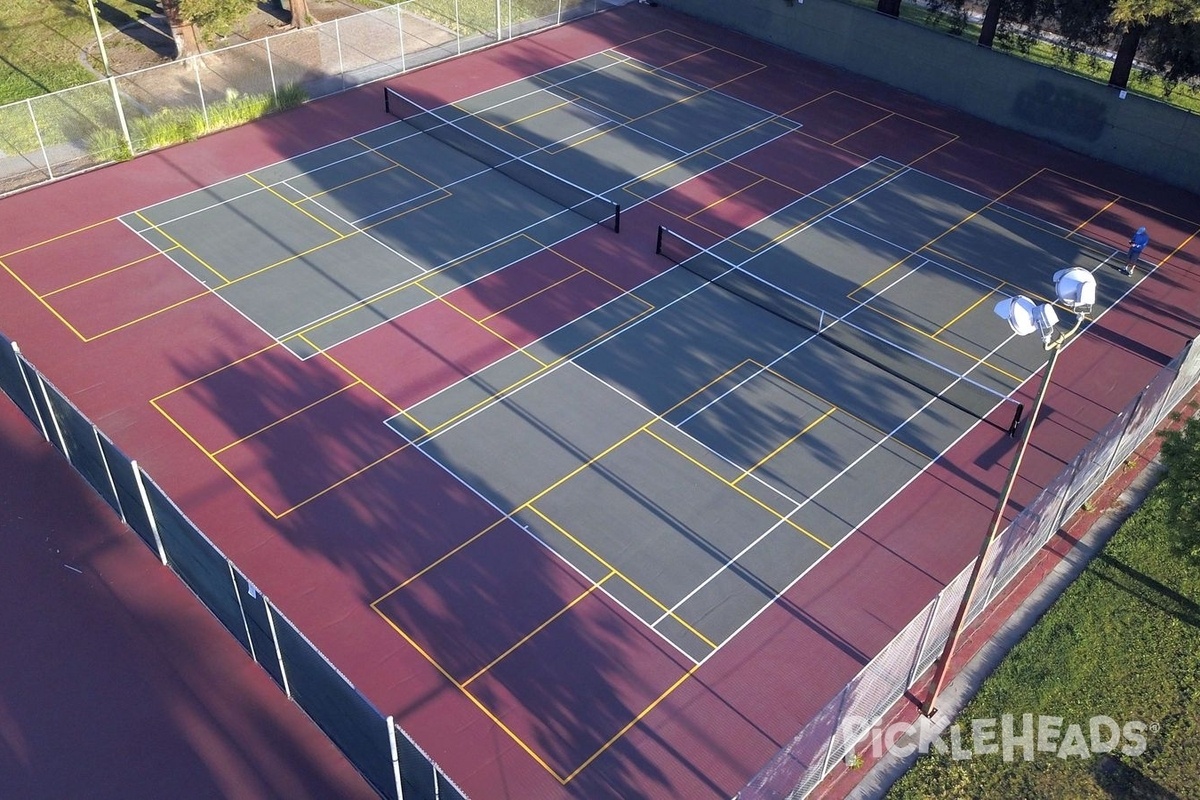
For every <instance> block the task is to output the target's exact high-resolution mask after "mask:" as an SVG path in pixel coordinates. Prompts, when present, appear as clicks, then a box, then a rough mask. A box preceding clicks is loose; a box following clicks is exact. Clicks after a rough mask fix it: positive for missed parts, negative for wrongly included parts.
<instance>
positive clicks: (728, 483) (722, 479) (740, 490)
mask: <svg viewBox="0 0 1200 800" xmlns="http://www.w3.org/2000/svg"><path fill="white" fill-rule="evenodd" d="M656 421H657V420H653V421H651V422H648V423H646V425H645V426H643V430H644V431H645V432H646V433H647V434H649V435H650V436H652V437H654V438H655V439H657V440H658V441H660V442H662V443H663V444H664V445H666V446H667V447H669V448H671V449H672V450H674V451H675V452H676V453H678V454H679V455H681V456H683V457H684V458H686V459H687V460H688V461H690V462H692V463H693V464H695V465H696V466H697V467H699V468H700V469H702V470H704V471H705V472H707V473H708V474H709V475H711V476H712V477H714V478H716V479H717V480H718V481H720V482H721V483H723V484H725V485H726V486H728V487H729V488H730V489H733V490H734V491H735V492H737V493H738V494H740V495H742V496H743V497H745V498H746V499H747V500H749V501H750V502H752V503H754V504H755V505H757V506H760V507H761V508H762V509H764V510H765V511H767V512H768V513H770V514H771V516H773V517H775V518H776V519H777V520H779V521H780V522H786V523H787V524H788V526H789V527H792V528H794V529H796V530H797V531H799V532H800V533H802V534H804V535H805V536H807V537H808V538H810V539H812V540H813V541H814V542H816V543H817V544H819V545H821V546H822V547H824V548H825V549H826V550H828V549H830V548H831V547H832V545H830V544H829V543H827V542H825V541H822V540H821V539H818V538H817V537H816V536H814V535H813V534H811V533H809V532H808V531H807V530H805V529H804V528H803V527H801V526H800V525H798V524H797V523H795V522H793V521H792V519H791V517H788V516H785V515H783V514H780V513H779V512H778V511H776V510H775V509H773V508H771V507H770V506H769V505H767V504H766V503H764V502H763V501H761V500H759V499H758V498H757V497H755V496H754V495H752V494H750V493H749V492H747V491H746V490H745V489H743V488H742V487H740V486H737V485H736V484H734V483H732V482H731V481H729V480H727V479H726V478H725V477H724V476H722V475H719V474H717V473H716V472H714V471H713V470H711V469H710V468H709V467H707V466H706V465H704V464H702V463H701V462H700V461H698V460H696V459H695V458H693V457H692V456H691V455H689V454H687V453H685V452H684V451H682V450H680V449H679V448H678V447H676V446H675V445H673V444H671V443H670V442H668V441H667V440H666V439H664V438H662V437H661V436H659V435H658V434H657V433H655V432H654V431H652V430H650V427H649V426H650V425H652V424H653V422H656ZM668 424H669V423H668Z"/></svg>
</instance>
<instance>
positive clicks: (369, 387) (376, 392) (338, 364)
mask: <svg viewBox="0 0 1200 800" xmlns="http://www.w3.org/2000/svg"><path fill="white" fill-rule="evenodd" d="M296 338H298V339H299V340H300V341H302V342H304V343H305V344H306V345H308V346H309V347H311V348H313V349H314V350H317V352H319V353H320V354H321V356H322V357H323V358H324V359H325V360H327V361H329V362H330V363H331V364H333V365H334V366H335V367H337V368H338V369H340V370H341V371H342V372H344V373H346V374H347V375H349V376H350V377H351V378H353V379H354V381H355V383H360V384H362V385H363V387H364V388H366V390H367V391H369V392H370V393H371V394H373V395H375V396H376V397H378V398H379V399H380V400H382V401H383V402H385V403H387V404H388V405H389V406H391V407H392V409H393V410H394V411H396V412H397V413H400V414H402V413H404V409H403V408H401V407H400V406H398V405H396V404H395V403H393V402H392V401H391V400H389V399H388V397H387V395H385V394H384V393H383V392H381V391H379V390H378V389H376V388H375V387H374V386H372V385H371V384H369V383H367V382H366V381H364V380H363V379H362V378H361V377H359V376H358V375H357V374H356V373H355V372H354V370H352V369H350V368H349V367H347V366H346V365H345V364H343V363H342V362H341V361H338V360H337V359H336V358H334V357H333V356H331V355H330V354H329V353H328V352H327V351H325V350H318V348H317V346H316V345H314V344H313V343H312V342H310V341H309V340H308V339H306V338H304V335H303V334H297V337H296ZM351 385H353V384H351Z"/></svg>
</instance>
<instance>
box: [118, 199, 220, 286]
mask: <svg viewBox="0 0 1200 800" xmlns="http://www.w3.org/2000/svg"><path fill="white" fill-rule="evenodd" d="M133 213H134V214H136V215H137V216H138V217H139V218H140V219H141V220H142V222H145V223H146V224H147V225H149V226H150V227H151V229H153V230H155V231H158V233H160V234H161V235H162V236H163V238H165V239H166V240H167V241H169V242H171V243H172V244H174V245H175V247H178V248H179V249H180V250H182V251H183V252H185V253H187V254H188V256H190V257H191V258H192V260H194V261H195V262H196V263H197V264H199V265H200V266H202V267H204V268H205V269H206V270H208V271H209V272H211V273H212V274H213V275H216V276H217V277H218V278H220V279H221V280H222V281H224V282H225V284H226V285H228V284H229V283H230V281H229V279H228V278H226V277H225V276H224V275H222V274H221V273H220V272H217V270H216V269H214V268H213V267H212V265H211V264H209V263H207V262H206V261H205V260H204V259H202V258H200V256H198V255H196V254H195V253H193V252H192V251H191V250H189V249H187V248H186V247H184V246H183V244H182V243H181V242H180V241H179V240H178V239H176V238H175V237H174V236H172V235H171V234H169V233H167V232H166V231H165V230H163V229H162V228H160V227H158V225H157V224H156V223H153V222H151V221H150V220H148V219H146V218H145V217H144V216H142V212H141V211H135V212H133ZM167 249H168V250H173V249H174V248H167ZM159 251H160V252H164V253H165V252H167V251H166V250H162V249H161V248H160V250H159ZM180 269H183V270H184V272H187V270H186V269H184V268H183V267H182V266H180Z"/></svg>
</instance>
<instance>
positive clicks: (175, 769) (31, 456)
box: [0, 400, 375, 800]
mask: <svg viewBox="0 0 1200 800" xmlns="http://www.w3.org/2000/svg"><path fill="white" fill-rule="evenodd" d="M0 449H2V451H3V453H4V458H3V459H2V460H0V480H3V483H4V492H3V500H2V501H0V531H2V532H3V540H4V557H3V558H2V559H0V628H3V630H4V658H2V659H0V743H2V744H0V795H2V796H3V797H4V798H5V800H44V799H45V798H51V797H64V798H65V797H87V798H94V799H95V800H102V799H105V798H112V800H117V799H118V798H121V799H122V800H127V799H128V798H151V797H171V798H178V800H185V798H195V800H211V798H218V797H231V798H232V797H236V798H245V800H287V799H289V798H295V800H300V798H311V800H350V799H351V798H370V797H374V796H375V793H374V792H373V791H372V790H371V787H370V786H368V785H367V783H366V782H365V781H364V780H363V779H362V777H361V776H360V775H359V774H358V773H357V772H356V771H355V770H354V768H353V767H352V766H351V765H350V764H349V762H347V761H346V760H345V759H344V758H343V757H342V755H341V753H339V752H337V750H336V749H334V747H333V745H332V744H331V743H330V742H329V740H328V739H326V738H325V734H323V733H322V732H321V731H320V730H319V729H318V728H317V727H316V726H315V725H314V724H313V723H312V721H311V720H309V719H308V718H307V717H305V716H304V714H303V713H302V712H301V711H300V709H299V708H298V707H297V706H296V705H294V704H293V703H292V702H291V701H289V700H288V699H287V698H286V697H284V695H283V694H282V693H281V692H280V691H279V689H278V688H277V687H276V686H275V684H274V683H272V682H271V680H270V679H269V678H268V677H267V676H266V674H265V673H263V672H262V670H261V669H259V667H258V666H257V665H255V664H254V663H252V662H251V661H250V660H249V659H247V658H246V654H245V652H244V651H243V650H242V649H241V647H239V646H238V645H237V643H236V642H235V641H234V640H233V639H232V638H231V637H230V635H229V633H228V632H227V631H226V630H225V629H224V628H222V627H221V625H220V624H219V623H218V622H217V621H216V620H215V619H214V618H213V617H212V615H211V614H209V613H208V611H207V610H205V609H204V608H203V607H202V606H200V604H199V603H197V602H196V598H195V596H194V595H192V594H191V592H189V591H188V590H187V589H186V588H185V587H184V586H183V584H182V583H180V582H179V580H178V579H177V578H176V577H175V576H174V575H173V574H171V572H170V571H168V570H166V569H165V568H164V567H163V566H162V564H160V563H159V562H158V560H157V559H155V558H154V556H153V555H152V554H151V553H150V552H149V551H148V550H147V549H146V548H145V547H143V546H142V544H141V543H140V542H139V541H137V539H136V538H134V537H131V536H130V533H129V531H128V530H126V529H125V528H124V526H122V525H121V524H120V522H119V521H118V520H117V519H116V517H114V515H113V514H112V512H111V511H110V510H109V507H108V506H107V505H105V504H104V503H103V502H101V501H100V498H98V497H97V496H96V495H95V494H93V493H92V491H91V489H90V488H88V486H87V484H86V483H84V482H83V480H82V479H81V478H79V477H78V476H77V475H75V474H74V472H73V471H72V470H71V468H70V466H68V465H67V464H66V462H65V461H64V460H63V459H62V456H61V455H60V454H59V453H58V451H56V450H54V448H52V447H51V446H50V445H49V444H47V443H46V441H45V440H44V439H42V438H41V437H40V436H39V435H38V434H37V433H35V432H34V430H33V428H31V427H30V426H29V424H28V422H27V421H26V420H25V417H24V416H23V415H22V414H21V413H20V412H19V411H17V409H16V408H15V407H14V406H13V405H12V403H10V402H8V400H3V402H0ZM48 486H54V487H57V488H58V491H57V492H47V491H46V487H48Z"/></svg>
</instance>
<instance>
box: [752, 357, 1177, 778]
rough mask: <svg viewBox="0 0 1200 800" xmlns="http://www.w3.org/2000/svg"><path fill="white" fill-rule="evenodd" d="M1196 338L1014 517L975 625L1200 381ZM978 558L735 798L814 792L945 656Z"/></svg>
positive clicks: (983, 577) (992, 555) (986, 579)
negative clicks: (1001, 593)
mask: <svg viewBox="0 0 1200 800" xmlns="http://www.w3.org/2000/svg"><path fill="white" fill-rule="evenodd" d="M1197 341H1200V340H1195V339H1194V340H1192V341H1191V342H1189V343H1188V345H1187V346H1186V347H1185V348H1184V350H1183V351H1182V352H1181V353H1180V354H1179V355H1178V356H1177V357H1176V358H1175V359H1174V360H1173V361H1172V362H1171V363H1170V364H1168V365H1167V366H1166V367H1164V368H1163V369H1162V371H1161V372H1159V373H1158V375H1156V376H1155V377H1154V379H1153V380H1151V381H1150V383H1149V384H1148V385H1147V386H1146V387H1145V388H1144V389H1143V390H1142V391H1141V392H1140V393H1139V394H1138V396H1137V397H1135V398H1134V399H1133V401H1132V402H1131V403H1130V404H1129V405H1128V406H1126V407H1125V409H1124V410H1122V411H1121V412H1120V413H1119V414H1117V415H1116V416H1115V417H1113V419H1112V420H1111V421H1110V422H1109V424H1108V425H1107V426H1106V427H1105V428H1104V429H1103V430H1101V431H1100V432H1099V433H1097V434H1096V435H1095V436H1094V437H1093V438H1092V440H1091V441H1090V442H1089V443H1088V444H1087V445H1086V446H1085V447H1084V448H1083V449H1082V450H1081V451H1080V452H1079V454H1078V455H1077V456H1076V457H1075V459H1074V460H1073V461H1072V462H1071V463H1069V464H1067V465H1066V466H1065V467H1064V468H1063V470H1062V471H1061V472H1060V473H1059V474H1058V475H1057V476H1056V477H1055V478H1054V479H1053V480H1051V481H1050V483H1049V484H1048V485H1047V486H1046V487H1045V488H1044V489H1043V490H1042V491H1041V493H1040V494H1038V496H1037V497H1036V498H1034V500H1033V501H1032V502H1031V503H1029V505H1028V506H1026V507H1025V509H1024V510H1023V511H1022V512H1021V513H1020V514H1019V515H1018V516H1017V517H1016V519H1014V520H1013V521H1012V522H1011V523H1009V525H1008V527H1007V528H1006V529H1005V530H1004V532H1003V533H1001V534H1000V535H999V536H998V537H997V538H996V540H995V541H994V542H993V544H992V547H991V548H990V549H989V550H988V553H987V556H986V561H985V563H984V565H983V569H982V572H981V573H980V578H979V591H978V593H977V594H976V596H975V598H974V600H973V601H972V604H971V608H970V610H969V611H968V614H967V617H966V621H967V624H970V622H971V621H973V620H974V619H975V618H976V617H978V616H979V614H980V613H982V612H983V611H984V610H985V609H986V608H987V607H988V605H990V604H991V602H992V601H993V600H994V599H995V598H996V597H997V595H999V593H1000V592H1001V591H1002V590H1003V589H1004V587H1005V586H1006V585H1007V584H1008V582H1009V581H1010V580H1012V579H1013V578H1014V577H1016V575H1017V573H1018V572H1020V570H1021V568H1022V567H1024V566H1025V564H1026V563H1028V561H1029V560H1030V559H1031V558H1033V556H1034V554H1036V553H1037V551H1038V550H1040V549H1041V548H1042V547H1043V546H1044V545H1045V544H1046V543H1047V542H1048V541H1049V540H1050V537H1051V536H1053V535H1054V534H1055V532H1056V531H1058V530H1059V528H1060V527H1062V525H1063V524H1064V523H1066V521H1067V520H1068V519H1070V518H1071V516H1072V515H1073V514H1074V513H1075V512H1076V511H1078V510H1079V509H1080V508H1081V507H1083V505H1084V503H1086V502H1087V500H1088V498H1090V497H1091V496H1092V495H1093V494H1095V493H1096V491H1097V490H1098V489H1100V487H1101V486H1102V485H1103V484H1104V482H1105V481H1106V480H1107V479H1108V477H1109V476H1110V475H1112V474H1113V473H1114V472H1116V471H1117V470H1118V469H1120V467H1121V465H1122V464H1124V463H1125V460H1126V459H1128V458H1129V457H1130V455H1132V454H1133V452H1134V451H1135V450H1136V449H1137V447H1138V445H1139V444H1141V443H1142V442H1143V441H1145V440H1146V438H1147V437H1149V436H1151V435H1152V434H1154V432H1155V431H1156V430H1157V429H1158V427H1159V425H1161V424H1162V422H1163V421H1164V420H1165V419H1166V418H1167V416H1168V415H1169V414H1170V413H1171V412H1172V411H1173V410H1174V409H1175V408H1176V407H1177V406H1178V405H1179V404H1180V403H1181V402H1183V400H1184V399H1185V398H1186V397H1187V396H1188V394H1189V393H1191V391H1192V390H1193V389H1194V388H1195V386H1196V384H1197V382H1198V381H1200V345H1197ZM973 566H974V562H972V563H969V564H967V565H966V567H964V568H963V571H962V572H960V573H959V574H958V575H957V576H956V577H955V578H954V579H953V580H951V581H950V582H949V583H948V584H947V585H946V587H945V588H944V589H942V591H941V592H940V593H938V595H937V596H935V597H934V598H933V600H931V601H930V602H929V604H928V605H926V606H925V608H924V609H923V610H922V611H921V612H920V613H918V614H917V615H916V616H915V617H914V618H913V619H912V621H911V622H909V624H908V625H906V626H905V627H904V628H903V629H902V630H901V631H900V632H899V633H897V634H896V636H895V638H893V639H892V641H891V642H889V643H888V644H887V645H886V646H884V648H883V649H882V650H881V651H880V652H879V654H878V655H876V656H875V657H874V658H873V659H871V661H870V662H869V663H868V664H867V665H866V666H865V667H863V669H862V671H861V672H859V673H858V675H856V676H855V677H854V678H853V679H852V680H851V681H850V682H849V683H847V684H846V687H845V688H844V689H842V691H840V692H839V693H838V694H837V696H836V697H834V698H833V699H832V700H830V701H829V703H827V704H826V705H825V707H824V708H823V709H822V710H821V711H820V712H819V713H818V714H817V715H816V716H815V717H814V718H813V719H812V720H811V721H810V722H808V724H806V725H805V726H804V727H803V728H802V729H801V730H800V731H799V732H798V733H797V734H796V735H795V737H793V739H792V740H791V741H790V742H789V743H788V744H787V745H786V746H785V747H784V748H783V749H781V750H780V751H779V753H778V754H776V756H775V757H774V758H772V759H771V760H770V761H769V762H768V763H767V765H766V766H765V767H763V769H762V770H760V771H759V773H758V774H757V775H756V776H755V777H754V778H753V780H751V781H750V783H749V784H747V785H746V787H745V788H744V789H743V790H742V791H741V792H740V793H739V794H738V795H737V800H779V798H788V799H789V800H799V798H803V797H807V796H808V795H809V794H810V793H811V792H812V791H813V790H814V789H815V788H816V787H817V785H818V784H819V783H820V782H821V780H822V779H823V778H824V777H825V776H826V775H827V774H829V772H830V771H831V770H832V769H833V768H834V767H835V766H837V764H838V762H839V761H842V760H843V759H845V758H846V757H847V755H849V754H851V753H852V752H853V749H854V746H855V745H856V744H857V743H858V742H859V741H861V740H862V739H863V737H865V736H866V735H867V733H869V732H870V730H871V728H872V727H874V726H875V724H876V723H878V722H879V721H880V720H881V719H882V718H883V715H884V714H885V713H886V712H887V711H888V710H889V709H890V708H891V707H892V706H893V705H894V704H895V703H896V702H897V701H899V700H900V698H901V697H902V696H903V695H904V693H905V692H906V691H907V690H908V689H910V688H911V687H912V686H913V685H914V684H916V682H917V680H918V678H920V677H921V675H922V674H923V673H924V672H925V671H926V670H927V669H929V668H930V667H931V666H933V663H934V662H935V661H936V660H937V658H938V656H939V655H941V652H942V648H943V646H944V645H945V643H946V639H947V637H948V636H949V634H950V629H951V625H952V623H953V620H954V616H955V612H956V611H957V610H958V606H959V604H960V603H961V602H962V598H963V594H964V592H965V591H966V588H967V582H968V579H969V577H970V574H971V570H972V567H973Z"/></svg>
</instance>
